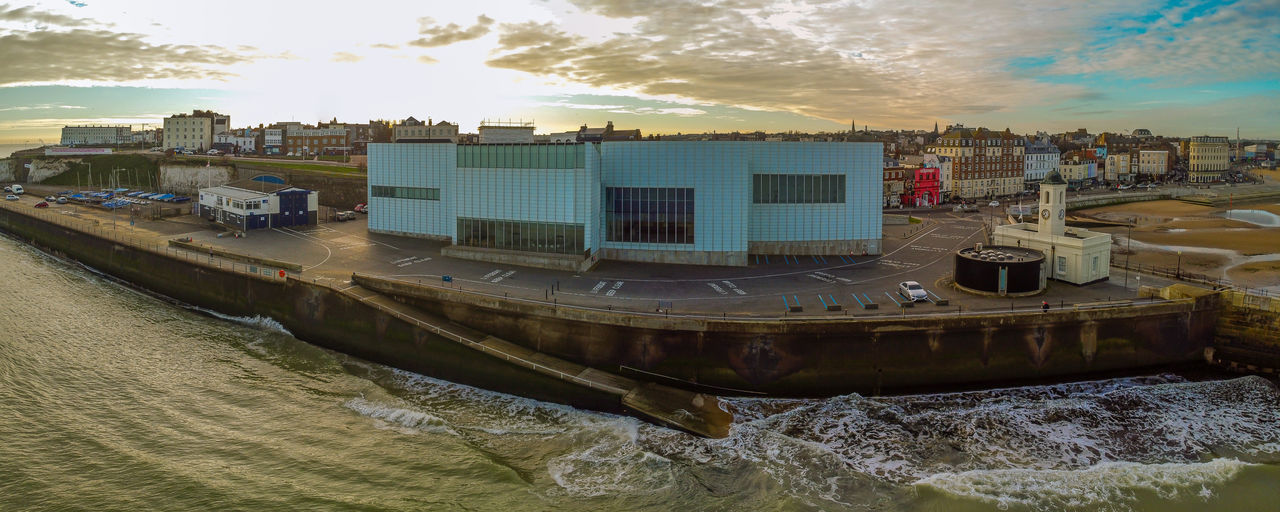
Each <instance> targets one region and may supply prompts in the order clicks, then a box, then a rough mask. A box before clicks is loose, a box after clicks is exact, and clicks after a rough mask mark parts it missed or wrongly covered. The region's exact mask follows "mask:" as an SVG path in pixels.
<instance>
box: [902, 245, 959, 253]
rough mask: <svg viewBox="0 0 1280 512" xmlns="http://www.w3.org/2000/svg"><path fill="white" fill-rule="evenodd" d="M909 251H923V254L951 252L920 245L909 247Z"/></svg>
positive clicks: (945, 248) (941, 248) (945, 249)
mask: <svg viewBox="0 0 1280 512" xmlns="http://www.w3.org/2000/svg"><path fill="white" fill-rule="evenodd" d="M911 250H913V251H925V252H951V249H950V248H947V247H927V246H920V245H913V246H911Z"/></svg>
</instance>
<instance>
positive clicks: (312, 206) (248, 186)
mask: <svg viewBox="0 0 1280 512" xmlns="http://www.w3.org/2000/svg"><path fill="white" fill-rule="evenodd" d="M319 209H320V206H319V198H318V196H317V195H316V192H315V191H314V190H306V189H301V188H297V187H290V186H288V185H284V184H280V183H269V182H263V181H253V180H245V181H239V182H235V183H228V184H226V185H222V186H217V187H209V188H202V189H200V197H199V200H197V201H196V206H195V209H194V211H193V212H192V214H194V215H197V216H200V217H203V218H205V219H207V220H209V221H212V222H217V223H219V224H222V225H225V226H228V227H230V228H233V229H237V230H240V231H248V230H251V229H264V228H266V229H270V228H278V227H288V226H305V225H313V224H315V223H316V222H317V220H318V212H319Z"/></svg>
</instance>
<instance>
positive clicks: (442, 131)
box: [391, 116, 532, 143]
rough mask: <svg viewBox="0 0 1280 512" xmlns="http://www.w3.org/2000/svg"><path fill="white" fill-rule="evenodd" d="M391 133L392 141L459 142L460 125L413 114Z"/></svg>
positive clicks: (393, 128)
mask: <svg viewBox="0 0 1280 512" xmlns="http://www.w3.org/2000/svg"><path fill="white" fill-rule="evenodd" d="M391 133H392V135H391V141H392V142H399V143H410V142H458V125H456V124H453V123H450V122H448V121H440V122H439V123H432V122H431V119H430V118H427V120H426V121H425V122H423V121H419V120H417V119H414V118H413V117H412V116H411V117H409V118H408V119H405V120H404V122H401V123H399V124H397V125H395V126H394V127H392V129H391ZM530 133H532V130H531V131H530Z"/></svg>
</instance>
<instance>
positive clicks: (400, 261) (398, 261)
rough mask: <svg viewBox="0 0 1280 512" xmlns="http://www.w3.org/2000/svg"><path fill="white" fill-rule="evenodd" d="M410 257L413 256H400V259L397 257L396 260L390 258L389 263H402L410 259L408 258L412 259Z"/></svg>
mask: <svg viewBox="0 0 1280 512" xmlns="http://www.w3.org/2000/svg"><path fill="white" fill-rule="evenodd" d="M412 259H413V256H410V257H408V258H400V259H398V260H391V263H394V264H396V265H399V264H401V263H404V262H406V261H410V260H412Z"/></svg>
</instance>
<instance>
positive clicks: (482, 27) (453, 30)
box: [409, 14, 493, 48]
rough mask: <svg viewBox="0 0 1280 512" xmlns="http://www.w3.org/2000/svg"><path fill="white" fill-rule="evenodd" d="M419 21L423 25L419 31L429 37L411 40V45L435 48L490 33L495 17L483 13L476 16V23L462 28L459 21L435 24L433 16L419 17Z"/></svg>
mask: <svg viewBox="0 0 1280 512" xmlns="http://www.w3.org/2000/svg"><path fill="white" fill-rule="evenodd" d="M418 23H419V24H420V25H421V26H422V28H421V29H420V30H418V33H419V34H421V35H424V36H427V37H420V38H418V39H414V40H413V41H409V45H410V46H417V47H419V48H435V47H438V46H448V45H451V44H453V43H458V42H462V41H470V40H472V39H478V38H480V37H482V36H484V35H485V34H488V33H489V27H490V26H492V25H493V18H490V17H488V16H485V15H483V14H481V15H480V16H477V17H476V24H475V25H472V26H470V27H468V28H465V29H464V28H462V27H460V26H458V24H457V23H450V24H448V25H444V26H438V25H435V24H434V23H435V21H434V20H432V19H431V18H418Z"/></svg>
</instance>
